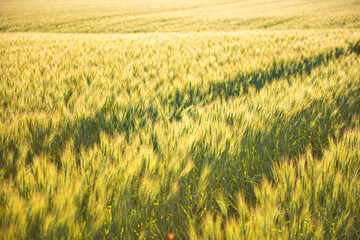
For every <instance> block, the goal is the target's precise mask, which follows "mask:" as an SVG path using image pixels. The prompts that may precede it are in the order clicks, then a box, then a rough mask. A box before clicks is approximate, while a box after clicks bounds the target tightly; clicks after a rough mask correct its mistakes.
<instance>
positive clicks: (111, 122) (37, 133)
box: [0, 41, 360, 178]
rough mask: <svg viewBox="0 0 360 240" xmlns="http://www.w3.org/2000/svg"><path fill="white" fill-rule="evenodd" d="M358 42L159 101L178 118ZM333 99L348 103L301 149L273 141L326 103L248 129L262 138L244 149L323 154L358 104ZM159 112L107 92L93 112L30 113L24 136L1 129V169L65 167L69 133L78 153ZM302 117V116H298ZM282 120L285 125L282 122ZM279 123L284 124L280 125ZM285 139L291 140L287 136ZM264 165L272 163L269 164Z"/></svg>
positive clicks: (9, 172)
mask: <svg viewBox="0 0 360 240" xmlns="http://www.w3.org/2000/svg"><path fill="white" fill-rule="evenodd" d="M359 45H360V41H358V42H356V43H352V44H349V46H348V48H339V47H335V48H333V49H330V50H328V51H324V52H322V53H320V54H318V55H315V56H306V57H304V56H302V57H300V58H297V59H289V60H284V59H280V60H277V61H276V60H274V61H273V63H272V64H270V65H269V66H267V67H265V68H260V67H259V68H257V69H255V70H252V71H250V72H239V73H238V74H236V75H235V76H234V77H232V78H228V79H224V80H222V81H211V82H209V83H208V84H206V85H204V84H199V85H195V86H194V85H191V83H190V84H188V85H187V86H185V87H183V88H177V89H175V90H174V91H173V92H172V93H170V94H167V95H165V96H163V95H160V96H159V98H160V102H161V104H162V105H163V106H166V105H168V106H169V107H170V109H172V114H171V118H170V120H180V119H181V114H182V112H183V110H185V109H186V108H188V107H190V106H192V105H196V104H200V103H201V104H206V103H209V102H211V101H214V100H216V99H221V100H223V99H224V100H225V101H226V100H227V99H228V98H230V97H233V96H240V95H242V94H247V92H248V89H249V88H250V87H255V88H256V89H257V90H260V89H261V88H262V87H263V86H264V85H265V84H266V83H270V82H272V81H274V80H276V79H280V78H284V77H290V76H295V75H304V74H306V75H309V74H310V73H311V71H312V70H313V69H314V68H316V67H318V66H320V65H326V64H327V63H328V62H329V61H330V60H334V59H338V58H339V57H341V56H344V55H349V54H351V53H356V54H359V52H360V50H359V49H360V47H359ZM353 94H354V95H353V97H354V96H356V97H355V99H357V100H359V99H360V98H359V92H358V91H356V92H354V93H353ZM334 101H336V102H337V103H338V104H343V105H344V106H343V107H342V108H339V111H340V112H341V115H339V116H338V117H337V118H336V119H330V118H329V116H327V117H326V113H323V117H322V118H319V119H317V120H316V121H320V122H318V125H316V124H315V126H320V125H322V122H321V121H325V122H328V121H330V122H328V123H327V124H329V125H326V126H330V128H329V129H328V130H326V131H325V132H326V136H320V137H319V139H318V140H314V137H315V139H316V136H315V135H316V134H317V132H320V129H318V130H316V129H311V131H309V134H310V136H311V135H312V134H313V135H314V134H315V135H314V136H313V137H311V139H312V140H310V139H303V140H304V141H305V144H304V145H303V146H299V147H300V148H295V149H297V150H292V149H293V147H291V148H290V147H289V146H276V145H274V144H275V141H276V140H275V139H277V138H281V137H285V136H287V135H286V133H289V132H291V135H295V136H297V135H296V134H297V133H296V131H298V130H297V129H302V128H303V127H304V126H305V127H309V126H308V125H309V123H310V122H311V121H312V116H309V115H307V114H308V113H309V112H311V111H312V112H313V111H314V109H316V110H315V111H318V112H317V114H320V113H321V112H322V111H324V109H321V108H322V104H323V103H313V106H311V107H310V108H309V109H306V110H304V111H303V112H301V113H299V114H300V115H301V114H302V115H304V116H298V115H297V116H293V117H291V116H290V117H289V118H290V119H286V120H282V118H281V117H279V118H277V121H276V123H274V124H276V125H274V126H273V128H272V129H273V130H271V131H270V132H269V133H267V134H266V133H263V132H256V131H255V132H251V133H250V132H249V133H248V134H250V135H252V134H255V135H257V136H259V137H257V138H254V139H258V140H257V141H259V142H251V141H248V140H247V138H246V137H245V138H244V140H243V141H242V143H241V145H242V146H241V147H242V148H244V149H245V148H248V149H251V148H253V147H257V146H261V145H262V144H264V143H266V144H268V149H269V151H270V150H271V151H272V150H273V149H277V148H280V147H281V148H283V149H282V150H281V151H286V149H290V151H292V152H289V153H288V155H289V156H292V155H294V154H298V153H299V152H302V151H303V150H304V146H305V145H306V144H308V143H310V144H311V146H312V147H313V151H314V154H315V155H320V153H321V152H322V149H319V147H318V146H323V143H324V141H328V140H327V137H328V136H329V135H331V134H332V131H333V129H331V126H332V125H331V122H332V121H336V122H339V121H347V120H348V119H349V118H350V117H351V116H352V113H354V110H355V109H356V108H355V109H354V107H353V106H348V105H347V102H346V99H337V100H334ZM354 104H355V105H356V104H357V105H356V107H359V102H358V101H357V102H356V103H354ZM160 112H161V109H159V106H158V105H157V104H156V101H150V103H146V104H145V103H144V102H143V101H142V100H139V101H138V102H136V103H135V102H129V103H128V104H127V105H125V106H119V105H118V104H117V103H116V102H115V97H114V96H112V97H109V98H107V99H106V101H105V103H104V104H103V106H102V107H101V108H100V109H99V110H97V111H96V112H95V114H93V115H89V116H77V117H75V119H73V120H71V119H65V120H62V121H60V122H55V121H53V120H47V121H39V120H38V119H37V118H35V119H28V120H27V123H26V124H25V125H22V126H21V127H22V129H18V131H19V132H21V133H20V134H22V137H21V139H20V140H19V138H18V137H14V136H13V134H12V133H2V134H1V136H0V170H1V171H2V172H3V173H2V175H3V177H5V178H8V177H11V176H15V175H16V169H17V167H16V166H17V165H19V164H23V162H25V164H31V163H32V161H33V158H34V156H36V155H38V154H40V153H41V154H46V155H48V156H50V159H51V160H52V161H53V162H54V163H55V164H56V166H57V167H58V169H61V167H62V164H61V153H62V151H63V150H64V147H65V144H66V142H67V141H69V140H71V139H72V140H74V146H75V148H76V152H77V155H79V154H80V151H81V149H82V148H85V149H87V148H90V147H92V146H94V144H99V143H100V133H101V132H104V133H106V134H107V135H110V136H112V135H114V134H116V133H122V132H123V133H125V139H126V140H127V141H130V138H131V135H132V134H134V132H136V131H137V130H138V129H140V128H142V127H143V126H145V123H146V122H147V121H150V120H151V121H153V122H154V121H157V120H159V116H160V115H161V114H160ZM338 118H340V119H338ZM298 119H304V120H303V121H301V122H299V121H298ZM281 121H284V122H281ZM289 122H290V123H292V122H295V124H293V125H291V126H290V127H289V126H287V125H286V124H285V123H289ZM283 124H285V125H284V126H282V125H283ZM280 126H282V127H280ZM276 129H283V130H280V131H278V130H276ZM289 129H290V130H289ZM305 129H307V128H305ZM249 131H250V130H249ZM282 131H285V132H282ZM250 135H249V136H250ZM299 136H301V135H299ZM297 141H299V142H301V141H302V140H301V139H297ZM24 142H27V143H28V147H24ZM281 142H285V143H287V142H288V141H281ZM199 144H200V143H199ZM199 147H200V145H199ZM204 148H206V146H204ZM257 151H258V152H260V153H261V154H260V155H261V156H264V157H265V156H268V155H269V154H270V153H269V152H263V151H265V150H264V149H263V148H261V149H258V150H257ZM205 152H206V151H205ZM242 154H245V153H242ZM10 156H11V157H10ZM270 156H273V155H270ZM239 157H245V158H251V154H250V155H249V153H246V154H245V155H244V156H239ZM78 158H79V156H78ZM276 158H277V156H273V159H276ZM205 159H206V158H205ZM257 161H260V160H254V161H247V162H254V163H256V162H257ZM234 162H236V161H234ZM243 168H244V166H240V167H239V168H238V169H243ZM247 168H249V169H251V171H254V174H255V173H256V171H258V170H256V169H253V167H252V166H247ZM266 168H267V169H268V167H266ZM214 169H216V168H214ZM235 169H236V168H235ZM266 171H268V170H266ZM236 174H240V176H241V173H240V172H237V173H236ZM236 174H235V175H236ZM256 174H257V173H256ZM256 174H255V175H256ZM255 175H254V176H255Z"/></svg>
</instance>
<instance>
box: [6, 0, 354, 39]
mask: <svg viewBox="0 0 360 240" xmlns="http://www.w3.org/2000/svg"><path fill="white" fill-rule="evenodd" d="M359 11H360V3H359V1H357V0H342V1H338V0H293V1H288V0H275V1H269V0H255V1H253V0H242V1H238V0H206V1H205V0H195V1H193V0H181V1H176V0H146V1H142V0H133V1H114V0H104V1H99V0H75V1H71V0H62V1H57V0H47V1H44V0H39V1H34V0H2V1H1V2H0V30H1V31H7V32H19V31H31V32H68V33H71V32H77V33H87V32H89V33H111V32H118V33H119V32H120V33H134V32H194V31H234V30H249V29H323V28H326V29H328V28H331V29H334V28H346V29H349V28H352V29H358V28H359V27H360V17H359Z"/></svg>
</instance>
